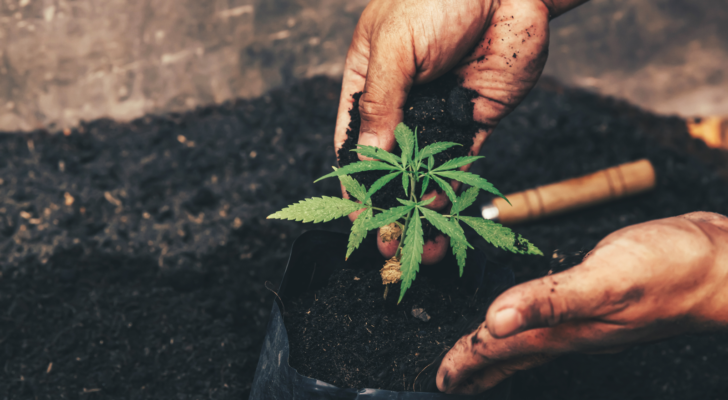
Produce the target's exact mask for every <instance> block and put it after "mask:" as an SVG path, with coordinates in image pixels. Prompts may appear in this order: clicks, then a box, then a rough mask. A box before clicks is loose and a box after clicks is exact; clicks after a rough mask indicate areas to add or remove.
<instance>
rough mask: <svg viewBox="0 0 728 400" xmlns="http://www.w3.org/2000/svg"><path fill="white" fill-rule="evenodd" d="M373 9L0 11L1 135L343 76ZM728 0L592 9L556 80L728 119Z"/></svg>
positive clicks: (287, 2) (5, 7) (124, 5)
mask: <svg viewBox="0 0 728 400" xmlns="http://www.w3.org/2000/svg"><path fill="white" fill-rule="evenodd" d="M367 2H368V0H205V1H203V0H103V1H100V0H0V130H5V131H8V130H30V129H35V128H43V127H45V128H50V129H60V128H63V127H65V126H71V125H75V124H77V123H78V121H79V120H81V119H85V120H89V119H94V118H99V117H110V118H114V119H119V120H127V119H132V118H135V117H138V116H141V115H143V114H145V113H149V112H154V113H157V112H166V111H180V110H185V109H190V108H193V107H195V106H197V105H204V104H210V103H219V102H222V101H225V100H227V99H231V98H235V97H251V96H258V95H260V94H262V93H263V92H265V91H266V90H268V89H270V88H272V87H276V86H280V85H286V84H288V83H290V82H291V81H293V80H295V79H299V78H302V77H308V76H313V75H317V74H328V75H331V76H340V74H341V71H342V66H343V60H344V56H345V54H346V49H347V47H348V44H349V41H350V39H351V34H352V32H353V29H354V26H355V24H356V21H357V19H358V17H359V14H360V13H361V10H363V8H364V7H365V6H366V4H367ZM726 65H728V0H691V1H689V0H592V1H591V2H590V3H588V4H586V5H584V6H582V7H580V8H579V9H577V10H575V11H573V12H572V13H570V14H567V15H564V16H562V17H560V18H559V19H557V20H555V21H554V22H553V23H552V51H551V56H550V60H549V63H548V65H547V73H548V74H550V75H553V76H555V77H557V78H558V79H560V80H562V81H564V82H566V83H569V84H574V85H581V86H586V87H590V88H593V89H595V90H598V91H600V92H603V93H606V94H611V95H616V96H620V97H624V98H627V99H628V100H630V101H632V102H635V103H637V104H640V105H642V106H644V107H647V108H651V109H653V110H656V111H660V112H665V113H674V112H680V113H682V114H684V115H693V114H728V95H727V94H726V93H728V76H726V74H728V72H724V70H726Z"/></svg>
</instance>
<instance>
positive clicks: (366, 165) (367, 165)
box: [314, 161, 397, 183]
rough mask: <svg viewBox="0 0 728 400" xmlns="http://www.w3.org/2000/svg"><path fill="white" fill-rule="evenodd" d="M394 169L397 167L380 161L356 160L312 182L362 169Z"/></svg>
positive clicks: (361, 170)
mask: <svg viewBox="0 0 728 400" xmlns="http://www.w3.org/2000/svg"><path fill="white" fill-rule="evenodd" d="M396 169H397V168H395V167H393V166H391V165H389V164H386V163H383V162H381V161H358V162H355V163H353V164H349V165H346V166H343V167H341V168H339V169H337V170H336V171H334V172H332V173H330V174H327V175H324V176H322V177H320V178H318V179H316V180H315V181H314V183H316V182H318V181H320V180H322V179H326V178H331V177H333V176H341V175H351V174H355V173H357V172H364V171H393V170H396Z"/></svg>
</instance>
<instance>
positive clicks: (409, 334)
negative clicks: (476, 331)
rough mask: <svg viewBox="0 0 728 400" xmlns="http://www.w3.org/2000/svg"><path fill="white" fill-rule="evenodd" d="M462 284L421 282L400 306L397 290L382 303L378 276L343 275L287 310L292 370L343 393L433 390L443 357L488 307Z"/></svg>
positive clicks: (362, 273) (349, 271)
mask: <svg viewBox="0 0 728 400" xmlns="http://www.w3.org/2000/svg"><path fill="white" fill-rule="evenodd" d="M459 283H462V281H460V280H450V281H449V282H445V283H443V281H442V280H441V279H434V277H428V276H422V277H419V278H418V279H417V284H416V285H413V286H412V288H410V289H409V291H408V292H407V296H405V298H404V299H403V300H402V303H400V304H399V305H397V299H398V297H399V285H398V284H396V285H391V287H390V290H389V294H388V296H387V299H386V300H385V299H384V298H383V293H384V286H383V285H382V279H381V277H380V276H379V271H376V270H371V271H366V270H354V269H344V270H340V271H339V272H336V273H334V274H333V275H332V276H331V277H330V278H329V283H328V285H327V286H325V287H324V288H321V289H319V290H316V291H311V292H307V293H305V294H304V295H303V296H302V297H301V298H299V299H297V300H295V301H293V302H291V303H290V304H287V305H286V311H287V313H286V316H285V320H286V326H287V327H288V335H289V340H290V347H291V352H290V355H291V356H290V364H291V366H292V367H293V368H295V369H296V370H297V371H298V372H299V373H301V374H302V375H305V376H310V377H313V378H316V379H319V380H323V381H325V382H328V383H331V384H333V385H336V386H339V387H344V388H356V389H361V388H365V387H367V388H375V389H388V390H395V391H413V390H415V391H425V390H433V389H434V387H433V385H431V382H432V376H433V373H434V372H435V371H437V367H438V365H439V358H438V357H439V356H441V355H444V354H445V353H446V352H447V350H448V349H449V348H450V346H452V345H453V344H454V343H455V342H456V341H457V340H458V339H459V338H460V337H461V336H462V335H463V334H465V333H466V332H467V331H469V330H470V329H471V326H470V325H469V323H468V320H469V319H470V317H472V316H474V315H478V314H479V313H482V312H483V311H484V310H485V306H486V304H484V302H483V300H482V299H479V298H478V296H477V295H476V293H474V292H473V291H469V290H467V289H465V288H464V287H462V286H459V285H458V284H459ZM421 311H424V312H425V313H426V314H420V312H421ZM415 315H419V318H417V317H416V316H415Z"/></svg>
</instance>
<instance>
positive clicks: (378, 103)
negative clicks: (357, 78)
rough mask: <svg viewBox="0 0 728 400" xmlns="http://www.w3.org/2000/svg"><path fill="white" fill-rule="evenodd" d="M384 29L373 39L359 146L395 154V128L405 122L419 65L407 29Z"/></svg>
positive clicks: (361, 109) (387, 25)
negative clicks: (404, 117)
mask: <svg viewBox="0 0 728 400" xmlns="http://www.w3.org/2000/svg"><path fill="white" fill-rule="evenodd" d="M390 21H391V22H390ZM382 25H383V26H380V27H378V29H376V31H375V32H374V33H373V37H372V39H371V45H370V53H369V64H368V68H367V73H366V83H365V84H364V93H363V94H362V96H361V98H360V99H359V115H360V117H361V128H360V131H359V144H361V145H368V146H375V147H380V148H382V149H384V150H387V151H392V149H393V148H394V144H395V139H394V128H395V127H396V126H397V124H399V123H400V122H401V121H402V115H403V107H404V103H405V100H406V99H407V93H409V90H410V88H411V87H412V83H413V80H414V76H415V74H416V65H415V58H414V49H413V43H412V40H408V39H407V35H408V32H407V31H406V29H403V28H405V27H402V26H401V25H398V24H396V23H395V22H394V21H392V20H385V21H384V22H382Z"/></svg>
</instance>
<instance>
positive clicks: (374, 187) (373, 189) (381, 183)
mask: <svg viewBox="0 0 728 400" xmlns="http://www.w3.org/2000/svg"><path fill="white" fill-rule="evenodd" d="M401 173H402V171H397V172H392V173H391V174H387V175H384V176H383V177H381V178H379V179H377V180H376V181H375V182H374V183H372V186H370V187H369V191H367V197H369V198H371V197H372V196H373V195H374V193H376V192H377V191H378V190H379V189H381V188H383V187H384V185H386V184H388V183H389V182H390V181H391V180H392V179H394V178H396V177H397V175H399V174H401Z"/></svg>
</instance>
